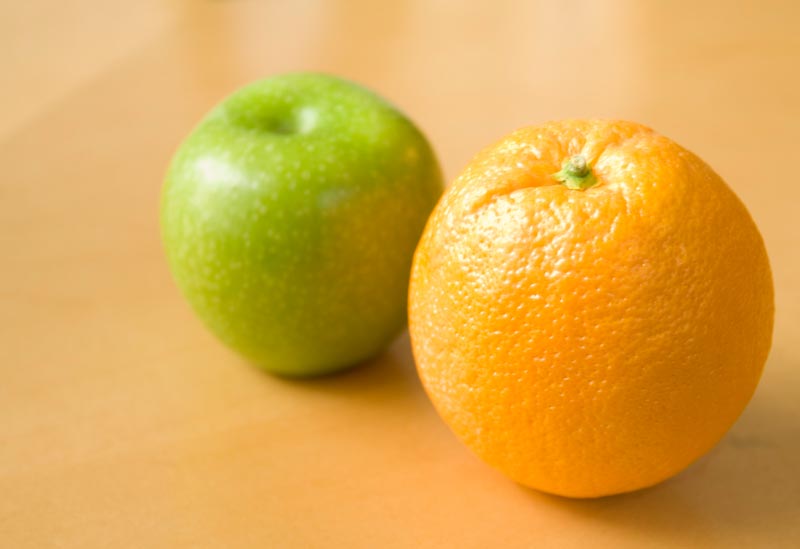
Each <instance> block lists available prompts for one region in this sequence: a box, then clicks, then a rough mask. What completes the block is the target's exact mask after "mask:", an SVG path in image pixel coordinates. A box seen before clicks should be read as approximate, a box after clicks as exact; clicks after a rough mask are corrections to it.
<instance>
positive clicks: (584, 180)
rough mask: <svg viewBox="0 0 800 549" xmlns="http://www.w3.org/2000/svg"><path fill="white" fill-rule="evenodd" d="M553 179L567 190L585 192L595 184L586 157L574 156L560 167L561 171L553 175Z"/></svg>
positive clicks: (595, 180) (595, 181)
mask: <svg viewBox="0 0 800 549" xmlns="http://www.w3.org/2000/svg"><path fill="white" fill-rule="evenodd" d="M553 177H555V178H556V179H557V180H559V181H561V183H563V184H564V186H565V187H566V188H568V189H576V190H579V191H585V190H586V189H588V188H589V187H592V186H594V185H595V184H597V177H595V175H594V173H593V172H592V168H591V167H590V166H589V163H588V162H586V157H584V156H583V155H581V154H576V155H575V156H573V157H571V158H570V159H569V160H567V161H566V162H564V164H563V165H562V166H561V171H560V172H557V173H554V174H553Z"/></svg>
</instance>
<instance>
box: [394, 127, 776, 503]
mask: <svg viewBox="0 0 800 549" xmlns="http://www.w3.org/2000/svg"><path fill="white" fill-rule="evenodd" d="M773 311H774V307H773V288H772V278H771V273H770V268H769V262H768V260H767V254H766V251H765V249H764V243H763V241H762V239H761V236H760V234H759V232H758V229H757V228H756V226H755V224H754V223H753V220H752V219H751V217H750V215H749V214H748V212H747V210H746V209H745V207H744V206H743V205H742V203H741V202H740V201H739V199H738V198H737V197H736V196H735V195H734V193H733V192H732V191H731V190H730V188H728V186H727V185H726V184H725V183H724V182H723V181H722V179H720V177H719V176H718V175H717V174H716V173H714V172H713V171H712V170H711V168H710V167H708V165H706V164H705V163H704V162H703V161H702V160H700V159H699V158H698V157H697V156H695V155H694V154H692V153H691V152H689V151H687V150H686V149H684V148H682V147H680V146H679V145H677V144H676V143H674V142H673V141H671V140H669V139H667V138H665V137H663V136H661V135H658V134H657V133H655V132H653V131H652V130H650V129H648V128H646V127H643V126H641V125H638V124H634V123H630V122H620V121H600V120H590V121H582V120H576V121H565V122H553V123H549V124H545V125H542V126H539V127H532V128H525V129H521V130H519V131H516V132H514V133H512V134H511V135H509V136H508V137H506V138H505V139H503V140H501V141H500V142H499V143H497V144H495V145H494V146H491V147H489V148H487V149H485V150H484V151H483V152H481V153H480V154H478V155H477V156H476V157H475V158H474V159H473V160H472V162H471V163H470V164H469V165H468V166H467V168H466V169H465V170H464V172H463V173H462V174H461V176H460V177H458V179H456V181H455V182H454V184H453V185H452V186H451V187H450V188H449V189H448V190H447V191H446V192H445V195H444V197H443V198H442V199H441V201H440V203H439V204H438V206H437V207H436V209H435V210H434V213H433V215H432V216H431V219H430V220H429V221H428V224H427V227H426V229H425V232H424V233H423V237H422V239H421V241H420V244H419V246H418V248H417V251H416V254H415V257H414V264H413V268H412V275H411V286H410V294H409V324H410V330H411V338H412V344H413V349H414V356H415V358H416V361H417V366H418V369H419V373H420V376H421V378H422V381H423V383H424V386H425V388H426V390H427V392H428V394H429V395H430V397H431V399H432V400H433V402H434V404H435V406H436V408H437V410H438V411H439V413H440V414H441V416H442V417H443V418H444V420H445V422H446V423H448V424H449V425H450V427H451V428H452V429H453V431H454V432H455V433H456V434H457V435H458V436H459V437H460V438H461V440H463V442H464V443H466V445H467V446H469V447H470V448H471V449H472V450H473V451H475V452H476V453H477V454H478V456H480V457H481V458H482V459H484V460H485V461H486V462H488V463H489V464H491V465H492V466H494V467H496V468H497V469H499V470H500V471H502V472H504V473H505V474H507V475H508V476H509V477H511V478H512V479H514V480H515V481H517V482H519V483H521V484H524V485H526V486H530V487H533V488H537V489H539V490H543V491H546V492H551V493H555V494H561V495H566V496H574V497H595V496H603V495H608V494H615V493H619V492H627V491H631V490H636V489H638V488H643V487H646V486H650V485H652V484H655V483H657V482H659V481H661V480H664V479H666V478H668V477H670V476H672V475H674V474H676V473H677V472H679V471H681V470H682V469H684V468H685V467H686V466H687V465H689V464H690V463H691V462H692V461H694V460H695V459H697V458H698V457H699V456H701V455H702V454H704V453H705V452H707V451H708V450H709V449H710V448H711V447H712V446H713V445H714V444H715V443H716V442H717V441H718V440H719V439H720V438H721V437H722V435H723V434H724V433H725V432H726V431H727V430H728V428H729V427H730V426H731V424H732V423H733V422H734V421H735V420H736V418H737V417H738V416H739V414H740V413H741V411H742V409H743V408H744V407H745V405H746V404H747V402H748V400H749V399H750V397H751V395H752V394H753V391H754V390H755V387H756V384H757V383H758V379H759V377H760V375H761V370H762V368H763V365H764V362H765V360H766V357H767V354H768V352H769V348H770V342H771V337H772V324H773Z"/></svg>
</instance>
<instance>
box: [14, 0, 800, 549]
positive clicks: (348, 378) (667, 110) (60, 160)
mask: <svg viewBox="0 0 800 549" xmlns="http://www.w3.org/2000/svg"><path fill="white" fill-rule="evenodd" d="M798 24H800V4H798V3H797V2H794V1H784V2H780V1H767V2H755V1H746V2H739V3H734V4H732V3H730V2H714V1H696V0H695V1H676V2H666V1H663V2H661V1H655V0H651V1H634V0H617V1H614V0H608V1H588V0H584V1H579V0H574V1H565V2H557V1H544V0H543V1H531V2H524V1H509V0H494V1H491V2H488V1H487V2H479V1H476V2H457V1H444V0H406V1H396V2H376V1H367V0H338V1H337V0H329V1H323V0H291V1H290V0H272V1H268V0H213V1H212V0H191V1H190V0H139V1H137V2H122V1H119V0H105V1H103V2H100V1H99V0H65V1H59V2H56V1H52V0H51V1H46V0H29V1H26V2H11V1H8V0H4V1H3V2H2V3H0V67H2V68H3V76H2V85H0V166H2V167H3V170H4V174H3V177H2V178H0V249H2V252H3V259H2V260H0V493H2V494H3V496H2V497H1V498H0V546H4V547H6V546H7V547H14V548H21V547H55V546H59V547H100V546H103V547H106V546H116V547H162V546H163V547H181V546H191V547H225V546H232V547H249V546H275V547H285V546H327V547H330V546H349V547H356V546H376V545H379V546H385V547H390V546H459V547H471V546H475V547H492V546H506V547H509V546H520V547H524V546H531V545H536V546H538V545H540V544H541V545H544V546H559V547H568V546H573V545H579V544H584V545H585V544H586V543H590V544H592V545H594V546H612V547H626V546H632V547H641V546H648V547H655V546H681V547H691V546H700V547H710V546H725V547H734V546H737V547H738V546H749V547H796V546H797V540H798V539H800V522H799V521H798V520H797V519H798V517H800V476H798V474H797V463H798V462H800V399H798V397H800V350H799V349H798V334H800V290H798V288H799V287H800V285H798V281H800V259H798V257H799V256H798V250H800V229H799V228H798V224H797V223H796V222H795V218H796V212H797V211H798V207H800V190H798V185H797V182H796V179H797V178H796V176H795V173H796V172H797V168H796V167H795V166H794V160H795V158H796V157H797V146H798V144H800V130H799V129H798V128H800V101H798V88H799V85H800V77H798V74H797V67H798V66H800V34H799V33H798V32H797V28H798ZM294 70H318V71H325V72H330V73H335V74H338V75H342V76H345V77H347V78H350V79H353V80H355V81H357V82H360V83H362V84H364V85H366V86H368V87H370V88H372V89H374V90H376V91H378V92H379V93H381V94H382V95H384V96H386V97H387V98H389V99H390V100H391V101H392V102H394V103H395V104H396V105H398V106H399V107H400V108H401V109H403V110H404V111H406V112H407V113H408V114H409V115H410V117H411V118H412V119H414V120H415V121H416V122H417V123H418V125H419V126H420V127H421V128H422V129H423V130H424V131H425V132H426V133H427V135H428V137H429V138H430V140H431V142H432V143H433V145H434V148H435V149H436V150H437V152H438V154H439V156H440V160H441V162H442V165H443V167H444V170H445V174H446V177H447V179H448V180H450V179H452V178H453V177H454V176H455V175H456V174H457V173H458V172H459V170H460V169H461V167H462V166H463V165H464V164H465V163H466V162H467V161H468V160H469V158H470V157H471V156H472V155H473V154H474V153H475V152H477V150H479V149H480V148H482V147H483V146H485V145H487V144H489V143H491V142H493V141H495V140H497V139H498V138H500V137H501V136H502V135H503V134H505V133H507V132H509V131H511V130H513V129H515V128H517V127H520V126H524V125H529V124H535V123H539V122H543V121H546V120H550V119H557V118H565V117H613V118H627V119H632V120H636V121H640V122H643V123H645V124H647V125H650V126H651V127H653V128H655V129H656V130H657V131H659V132H660V133H663V134H665V135H667V136H669V137H671V138H673V139H675V140H676V141H678V142H679V143H681V144H683V145H684V146H686V147H687V148H689V149H691V150H693V151H694V152H696V153H697V154H699V155H700V156H701V157H703V158H704V159H705V160H706V161H708V162H709V163H710V164H711V165H712V166H713V167H714V168H715V169H716V170H717V171H718V172H719V173H720V174H721V175H722V176H723V177H724V178H725V179H726V180H727V182H728V183H729V184H730V185H731V187H732V188H733V189H734V190H735V191H736V192H737V194H739V196H740V197H741V198H742V199H743V201H744V202H745V204H746V205H747V206H748V208H749V210H750V212H751V213H752V215H753V217H754V218H755V220H756V222H757V224H758V225H759V227H760V228H761V230H762V233H763V235H764V237H765V240H766V244H767V248H768V251H769V254H770V258H771V261H772V265H773V269H774V278H775V284H776V302H777V314H776V327H775V336H774V346H773V351H772V355H771V357H770V360H769V362H768V364H767V367H766V370H765V373H764V377H763V379H762V384H761V386H760V388H759V390H758V392H757V394H756V396H755V398H754V400H753V402H752V403H751V405H750V407H749V408H748V410H747V411H746V412H745V414H744V416H743V417H742V418H741V420H740V421H739V423H737V425H736V426H735V427H734V429H733V430H732V432H731V433H730V435H729V436H728V437H727V438H726V439H725V440H724V441H723V442H722V443H721V444H720V446H719V447H718V448H717V449H715V450H714V451H713V452H712V453H711V454H710V455H709V456H708V457H707V458H704V459H703V460H701V461H700V462H699V463H698V464H696V465H695V466H693V467H692V468H691V469H690V470H689V471H687V472H686V473H684V474H682V475H680V476H679V477H678V478H676V479H674V480H672V481H669V482H667V483H665V484H664V485H662V486H659V487H657V488H655V489H652V490H648V491H645V492H642V493H638V494H634V495H631V496H623V497H617V498H611V499H608V500H602V501H596V502H591V501H590V502H572V501H566V500H561V499H559V498H551V497H548V496H543V495H539V494H536V493H533V492H529V491H526V490H522V489H521V488H518V487H516V486H514V485H512V484H511V483H509V482H508V481H506V480H505V479H503V478H501V477H500V476H499V475H497V474H495V473H494V472H492V471H491V470H489V469H488V468H486V467H485V466H483V465H482V464H481V463H479V462H478V461H477V460H476V459H475V458H473V457H472V456H471V455H470V454H469V453H468V452H467V451H466V450H464V449H463V448H462V447H461V446H460V445H459V444H458V443H457V441H456V440H455V439H454V438H453V437H452V436H451V435H450V434H449V431H447V430H446V428H445V427H444V426H443V424H441V422H440V421H439V420H438V418H437V417H436V415H435V413H434V412H433V409H432V408H431V407H430V405H429V404H428V402H427V399H426V398H425V396H424V394H423V392H422V389H421V387H420V386H419V383H418V381H417V379H416V375H415V373H414V369H413V361H412V359H411V356H410V351H409V349H408V340H407V337H403V338H401V339H400V340H399V341H398V342H397V343H396V345H395V346H394V347H393V349H392V350H391V352H389V353H388V354H387V355H386V356H385V357H382V358H381V359H380V360H378V361H377V363H376V364H371V365H368V367H365V368H361V369H359V370H356V371H353V372H351V373H349V374H346V375H343V376H339V377H336V378H332V379H327V380H321V381H316V382H312V383H308V384H305V385H298V384H292V383H287V382H285V381H281V380H277V379H274V378H270V377H267V376H264V375H261V374H260V373H258V372H256V371H254V370H253V369H251V368H248V367H246V366H245V365H243V364H241V363H240V361H239V359H237V358H236V357H235V356H233V355H232V354H231V353H229V352H228V351H227V350H225V349H223V348H222V347H221V346H220V345H219V344H218V343H217V342H216V341H215V340H214V339H213V338H212V337H211V336H210V335H209V334H207V333H206V332H205V330H204V329H203V328H202V327H201V326H200V324H199V322H197V321H196V320H195V319H194V317H193V316H192V315H191V313H190V312H189V310H188V307H187V306H186V305H185V304H184V303H183V301H182V300H181V298H180V296H179V294H178V292H177V290H176V289H175V287H174V285H173V283H172V281H171V280H170V278H169V274H168V272H167V270H166V264H165V261H164V259H163V254H162V250H161V246H160V242H159V234H158V199H159V192H160V186H161V181H162V178H163V175H164V171H165V169H166V166H167V163H168V161H169V159H170V156H171V155H172V153H173V152H174V150H175V149H176V147H177V145H178V143H179V142H180V140H181V139H182V138H183V137H184V136H185V135H186V134H187V133H188V132H189V131H190V129H191V128H192V126H193V125H194V124H195V123H196V122H197V121H198V120H199V119H200V117H201V116H202V115H203V114H204V113H205V112H206V111H208V109H210V108H211V107H212V106H213V105H214V104H215V103H217V102H218V101H219V100H220V99H221V98H223V97H224V96H226V95H227V94H229V93H230V92H232V91H233V90H234V89H236V88H237V87H239V86H241V85H243V84H245V83H247V82H250V81H252V80H254V79H258V78H262V77H265V76H268V75H271V74H274V73H279V72H284V71H294ZM721 320H724V319H721ZM365 418H367V419H365Z"/></svg>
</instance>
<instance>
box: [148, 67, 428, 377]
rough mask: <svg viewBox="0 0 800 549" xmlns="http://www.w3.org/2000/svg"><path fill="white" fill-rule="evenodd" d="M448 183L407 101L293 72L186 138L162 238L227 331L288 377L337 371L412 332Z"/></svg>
mask: <svg viewBox="0 0 800 549" xmlns="http://www.w3.org/2000/svg"><path fill="white" fill-rule="evenodd" d="M442 189H443V184H442V175H441V170H440V169H439V165H438V162H437V160H436V157H435V155H434V153H433V151H432V149H431V147H430V145H429V144H428V142H427V141H426V139H425V137H424V136H423V135H422V133H421V132H420V131H419V130H418V129H417V128H416V127H415V126H414V124H413V123H412V122H410V121H409V119H408V118H407V117H406V116H404V115H403V114H402V113H401V112H399V111H398V110H397V109H396V108H395V107H393V106H392V105H390V104H389V103H388V102H386V101H385V100H383V99H381V98H380V97H379V96H377V95H376V94H374V93H373V92H370V91H368V90H366V89H364V88H363V87H361V86H359V85H356V84H354V83H352V82H349V81H346V80H343V79H340V78H336V77H333V76H328V75H323V74H313V73H298V74H285V75H280V76H275V77H272V78H268V79H266V80H262V81H259V82H255V83H253V84H250V85H248V86H245V87H244V88H242V89H240V90H238V91H236V92H235V93H234V94H233V95H231V96H229V97H228V98H227V99H225V100H224V101H222V102H221V103H220V104H219V105H218V106H216V107H215V108H214V109H213V110H212V111H211V112H210V113H209V114H208V115H207V116H206V117H205V118H204V119H203V120H202V121H201V122H200V124H199V125H198V126H197V127H196V128H195V129H194V130H193V131H192V133H191V134H190V135H189V136H188V138H187V139H186V140H185V141H184V142H183V144H182V145H181V146H180V148H179V150H178V151H177V153H176V154H175V157H174V158H173V160H172V163H171V165H170V168H169V171H168V173H167V176H166V181H165V183H164V189H163V195H162V204H161V225H162V235H163V240H164V245H165V248H166V252H167V257H168V260H169V264H170V268H171V270H172V273H173V275H174V278H175V280H176V281H177V283H178V286H179V287H180V289H181V291H182V292H183V294H184V296H185V297H186V298H187V300H188V301H189V303H190V304H191V305H192V307H193V309H194V310H195V312H196V313H197V315H198V316H199V317H200V318H201V319H202V321H203V322H204V323H205V324H206V325H207V326H208V327H209V328H210V329H211V331H212V332H214V333H215V334H216V335H217V336H218V337H219V338H220V339H221V340H222V341H223V342H225V343H226V344H227V345H229V346H230V347H231V348H233V349H235V350H237V351H238V352H240V353H241V354H242V355H244V356H245V357H247V358H248V359H249V360H251V361H252V362H254V363H256V364H257V365H259V366H261V367H263V368H264V369H266V370H268V371H271V372H274V373H278V374H283V375H315V374H322V373H327V372H332V371H335V370H339V369H342V368H346V367H348V366H351V365H354V364H357V363H359V362H362V361H364V360H366V359H368V358H370V357H372V356H374V355H376V354H379V353H380V352H381V351H382V350H383V349H384V348H385V347H386V346H387V345H388V344H389V343H390V342H391V341H392V340H393V339H394V338H395V337H396V336H397V334H398V333H399V332H400V331H402V329H403V328H404V326H405V322H406V296H407V290H408V279H409V271H410V268H411V258H412V255H413V253H414V249H415V247H416V244H417V241H418V239H419V237H420V235H421V233H422V230H423V228H424V225H425V222H426V221H427V218H428V215H429V214H430V212H431V210H432V209H433V207H434V205H435V203H436V201H437V200H438V198H439V195H440V194H441V192H442Z"/></svg>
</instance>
